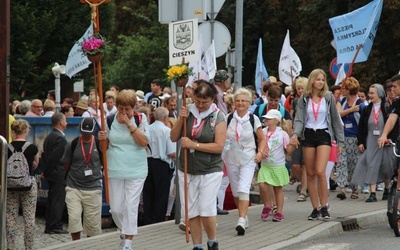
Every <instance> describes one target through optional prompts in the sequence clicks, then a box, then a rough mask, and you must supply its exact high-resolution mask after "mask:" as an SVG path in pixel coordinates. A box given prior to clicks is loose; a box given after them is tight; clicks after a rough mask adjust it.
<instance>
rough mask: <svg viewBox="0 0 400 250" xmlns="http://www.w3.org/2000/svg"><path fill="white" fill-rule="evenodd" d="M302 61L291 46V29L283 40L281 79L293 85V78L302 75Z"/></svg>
mask: <svg viewBox="0 0 400 250" xmlns="http://www.w3.org/2000/svg"><path fill="white" fill-rule="evenodd" d="M301 70H302V66H301V61H300V58H299V56H298V55H297V54H296V52H295V51H294V49H293V48H292V47H291V46H290V36H289V30H288V31H287V33H286V37H285V41H284V42H283V46H282V51H281V57H280V60H279V79H280V80H281V81H282V82H284V83H286V84H287V85H292V83H293V80H294V79H295V78H296V77H297V76H299V75H300V72H301Z"/></svg>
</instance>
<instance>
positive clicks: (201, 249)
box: [193, 247, 203, 250]
mask: <svg viewBox="0 0 400 250" xmlns="http://www.w3.org/2000/svg"><path fill="white" fill-rule="evenodd" d="M193 250H203V248H201V247H194V248H193Z"/></svg>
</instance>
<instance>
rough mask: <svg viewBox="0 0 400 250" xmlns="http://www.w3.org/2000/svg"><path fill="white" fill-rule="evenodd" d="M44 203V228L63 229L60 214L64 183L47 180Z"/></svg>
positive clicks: (63, 202)
mask: <svg viewBox="0 0 400 250" xmlns="http://www.w3.org/2000/svg"><path fill="white" fill-rule="evenodd" d="M48 183H49V192H48V195H47V204H46V229H48V230H54V229H60V230H62V229H63V224H62V216H63V212H64V208H65V184H61V183H57V182H53V181H48Z"/></svg>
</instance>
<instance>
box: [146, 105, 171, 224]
mask: <svg viewBox="0 0 400 250" xmlns="http://www.w3.org/2000/svg"><path fill="white" fill-rule="evenodd" d="M168 116H169V112H168V109H167V108H165V107H159V108H157V109H156V111H155V112H154V118H155V122H154V123H153V124H151V125H150V126H149V133H150V135H151V137H150V140H149V145H148V146H149V149H150V155H149V157H148V158H147V161H148V168H149V171H148V175H147V178H146V181H145V183H144V187H143V204H144V223H145V224H146V225H148V224H152V223H157V222H162V221H164V220H165V214H166V211H167V205H168V197H169V188H170V184H171V177H172V174H173V172H174V168H173V166H172V165H171V164H172V161H173V159H175V157H176V155H175V152H176V144H175V143H173V142H172V141H171V139H170V131H171V129H170V128H169V127H167V124H168Z"/></svg>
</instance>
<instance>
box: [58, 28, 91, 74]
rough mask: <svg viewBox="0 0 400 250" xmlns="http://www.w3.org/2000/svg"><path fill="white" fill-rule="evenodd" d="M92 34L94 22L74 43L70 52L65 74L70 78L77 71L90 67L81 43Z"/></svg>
mask: <svg viewBox="0 0 400 250" xmlns="http://www.w3.org/2000/svg"><path fill="white" fill-rule="evenodd" d="M91 36H93V23H91V24H90V26H89V28H88V29H87V30H86V32H85V34H84V35H83V36H82V37H81V38H80V39H79V40H78V41H77V42H76V43H75V44H74V46H73V47H72V49H71V51H70V52H69V54H68V59H67V63H66V65H65V74H66V75H67V76H69V78H72V77H73V76H74V75H75V74H76V73H78V72H80V71H82V70H84V69H86V68H88V67H89V64H91V62H90V61H89V60H88V59H87V56H85V55H83V54H82V51H80V48H81V46H80V44H81V43H82V42H83V41H84V40H86V39H88V38H89V37H91Z"/></svg>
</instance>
